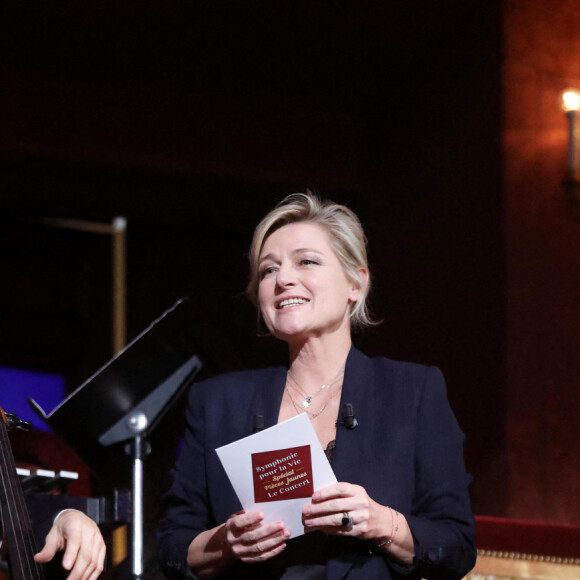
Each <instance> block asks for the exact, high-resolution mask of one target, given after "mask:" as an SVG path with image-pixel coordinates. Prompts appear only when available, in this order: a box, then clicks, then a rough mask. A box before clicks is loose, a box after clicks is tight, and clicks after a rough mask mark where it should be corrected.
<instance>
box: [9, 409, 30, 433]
mask: <svg viewBox="0 0 580 580" xmlns="http://www.w3.org/2000/svg"><path fill="white" fill-rule="evenodd" d="M6 419H7V420H8V427H10V428H11V429H22V430H23V431H30V429H32V423H31V422H30V421H22V420H21V419H19V418H18V416H17V415H16V414H14V413H6Z"/></svg>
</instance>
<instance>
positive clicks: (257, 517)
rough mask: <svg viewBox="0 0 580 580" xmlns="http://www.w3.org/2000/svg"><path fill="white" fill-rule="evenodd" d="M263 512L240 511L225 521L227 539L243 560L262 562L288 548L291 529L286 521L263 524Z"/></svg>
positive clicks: (235, 552) (237, 555) (231, 547)
mask: <svg viewBox="0 0 580 580" xmlns="http://www.w3.org/2000/svg"><path fill="white" fill-rule="evenodd" d="M263 519H264V514H262V513H261V512H238V513H236V514H233V515H231V516H230V517H229V518H228V520H227V521H226V523H225V526H224V529H225V541H226V544H227V545H228V546H229V549H230V551H231V552H232V554H233V555H234V556H235V557H236V558H238V559H239V560H241V561H242V562H261V561H264V560H269V559H270V558H273V557H274V556H276V555H277V554H279V553H280V552H282V551H283V550H284V549H285V548H286V540H287V539H288V538H289V537H290V531H289V530H287V529H286V526H285V525H284V522H280V521H278V522H270V523H268V524H262V520H263Z"/></svg>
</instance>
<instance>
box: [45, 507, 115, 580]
mask: <svg viewBox="0 0 580 580" xmlns="http://www.w3.org/2000/svg"><path fill="white" fill-rule="evenodd" d="M62 551H64V555H63V558H62V565H63V567H64V568H65V569H66V570H70V574H69V575H68V576H67V580H96V579H97V578H98V577H99V575H100V574H101V572H102V571H103V567H104V562H105V553H106V546H105V541H104V540H103V536H102V535H101V531H100V530H99V527H98V526H97V524H96V523H95V522H94V521H93V520H92V519H91V518H89V517H88V516H87V515H85V514H84V513H82V512H80V511H77V510H66V511H64V512H63V513H61V514H60V515H59V516H58V517H57V518H56V521H55V522H54V524H53V526H52V528H51V529H50V532H49V533H48V535H47V536H46V543H45V544H44V547H43V548H42V550H41V551H40V552H38V554H36V555H35V556H34V559H35V560H36V562H39V563H44V562H49V561H50V560H52V558H54V555H55V554H56V552H62Z"/></svg>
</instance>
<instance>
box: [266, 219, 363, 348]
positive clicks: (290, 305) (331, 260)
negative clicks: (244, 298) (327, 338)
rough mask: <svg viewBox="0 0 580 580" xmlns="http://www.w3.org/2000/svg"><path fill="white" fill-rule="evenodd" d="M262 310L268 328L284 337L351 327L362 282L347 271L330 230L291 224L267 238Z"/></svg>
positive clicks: (295, 338) (290, 338) (297, 337)
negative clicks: (352, 277) (334, 248)
mask: <svg viewBox="0 0 580 580" xmlns="http://www.w3.org/2000/svg"><path fill="white" fill-rule="evenodd" d="M259 273H260V283H259V290H258V300H259V303H260V311H261V313H262V317H263V318H264V321H265V323H266V326H267V327H268V329H269V330H270V332H271V333H272V334H273V335H274V336H276V337H277V338H280V339H282V340H285V341H286V342H293V341H301V340H305V339H308V338H311V337H317V336H321V335H323V334H325V333H331V332H336V331H346V332H348V333H350V321H349V318H350V310H351V304H352V303H353V302H356V300H357V299H358V296H359V288H358V286H357V285H356V284H355V283H354V282H352V281H351V280H350V279H349V278H348V277H347V275H346V273H345V271H344V269H343V267H342V264H341V263H340V261H339V259H338V258H337V257H336V254H335V253H334V250H333V249H332V247H331V245H330V242H329V238H328V234H327V232H326V230H325V229H324V228H323V227H322V226H319V225H318V224H316V223H310V222H299V223H294V224H288V225H285V226H283V227H281V228H280V229H278V230H276V231H275V232H274V233H272V234H271V235H270V236H269V237H268V238H267V239H266V241H265V242H264V245H263V246H262V251H261V252H260V260H259Z"/></svg>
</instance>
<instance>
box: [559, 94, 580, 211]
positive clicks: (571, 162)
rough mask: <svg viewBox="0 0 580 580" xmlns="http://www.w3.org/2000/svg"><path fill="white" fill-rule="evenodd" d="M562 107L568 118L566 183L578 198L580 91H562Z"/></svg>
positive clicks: (579, 186) (579, 180) (579, 179)
mask: <svg viewBox="0 0 580 580" xmlns="http://www.w3.org/2000/svg"><path fill="white" fill-rule="evenodd" d="M562 109H563V110H564V112H565V113H566V118H567V119H568V154H567V164H566V185H567V186H568V188H569V189H570V191H571V193H573V194H574V195H575V196H576V197H577V198H578V199H579V200H580V192H579V189H580V174H579V172H578V140H579V139H580V134H579V132H578V112H579V111H580V91H577V90H575V89H568V90H566V91H564V92H563V93H562Z"/></svg>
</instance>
